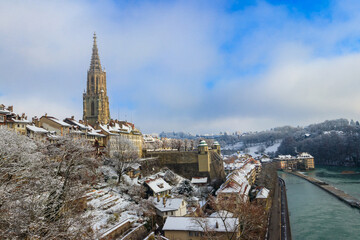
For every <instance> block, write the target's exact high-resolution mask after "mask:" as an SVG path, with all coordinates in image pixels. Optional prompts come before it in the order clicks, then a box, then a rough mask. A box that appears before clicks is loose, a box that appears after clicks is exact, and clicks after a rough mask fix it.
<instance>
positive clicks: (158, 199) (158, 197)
mask: <svg viewBox="0 0 360 240" xmlns="http://www.w3.org/2000/svg"><path fill="white" fill-rule="evenodd" d="M156 198H157V202H160V195H159V194H157V195H156Z"/></svg>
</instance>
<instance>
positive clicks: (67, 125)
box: [46, 117, 71, 127]
mask: <svg viewBox="0 0 360 240" xmlns="http://www.w3.org/2000/svg"><path fill="white" fill-rule="evenodd" d="M46 118H47V119H49V120H51V121H53V122H55V123H57V124H59V125H61V126H63V127H71V125H70V124H67V123H66V122H63V121H61V120H59V119H57V118H54V117H46Z"/></svg>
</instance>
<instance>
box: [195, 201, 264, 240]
mask: <svg viewBox="0 0 360 240" xmlns="http://www.w3.org/2000/svg"><path fill="white" fill-rule="evenodd" d="M209 206H210V207H211V208H212V209H213V211H215V214H216V217H218V218H220V220H221V222H222V225H224V226H226V224H225V223H226V222H227V221H228V220H229V219H233V218H237V220H238V221H237V224H236V225H235V226H228V229H226V232H225V233H224V236H223V237H225V239H228V240H239V239H264V237H265V232H266V227H267V214H266V211H265V209H264V207H263V206H262V205H261V204H257V203H256V202H249V201H242V200H241V199H239V200H238V201H237V202H236V204H234V202H230V200H222V201H217V199H216V198H214V197H211V198H210V199H209ZM229 206H231V207H229ZM200 226H201V223H200ZM203 226H206V225H203ZM235 228H236V229H237V230H238V231H239V233H238V234H236V233H235V231H234V230H235ZM204 231H205V236H206V237H207V239H218V237H219V236H216V235H214V232H213V231H212V230H211V229H210V230H207V229H206V228H204Z"/></svg>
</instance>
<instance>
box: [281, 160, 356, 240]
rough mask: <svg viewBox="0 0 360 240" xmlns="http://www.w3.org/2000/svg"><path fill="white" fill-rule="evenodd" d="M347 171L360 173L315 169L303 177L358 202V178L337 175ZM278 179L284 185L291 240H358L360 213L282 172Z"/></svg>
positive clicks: (313, 186)
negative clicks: (317, 181) (352, 197)
mask: <svg viewBox="0 0 360 240" xmlns="http://www.w3.org/2000/svg"><path fill="white" fill-rule="evenodd" d="M348 170H351V171H355V172H360V169H359V168H358V169H354V168H339V167H317V169H316V170H314V171H311V172H308V173H306V174H308V175H310V176H312V177H315V178H318V179H320V180H323V181H326V182H327V183H329V184H332V185H333V186H335V187H337V188H339V189H341V190H343V191H345V192H346V193H348V194H350V195H352V196H354V197H356V198H358V199H360V174H357V175H347V174H342V173H341V172H342V171H348ZM279 176H280V177H281V178H283V179H284V180H285V183H286V189H287V199H288V206H289V211H290V224H291V233H292V237H293V239H295V240H301V239H306V240H311V239H314V240H315V239H316V240H318V239H326V240H328V239H330V240H337V239H339V240H346V239H360V210H358V209H355V208H351V207H350V206H348V205H347V204H345V203H343V202H341V201H340V200H338V199H337V198H335V197H334V196H332V195H330V194H329V193H327V192H325V191H324V190H322V189H320V188H318V187H317V186H315V185H313V184H311V183H309V182H307V181H305V180H303V179H301V178H299V177H296V176H294V175H291V174H287V173H284V172H279Z"/></svg>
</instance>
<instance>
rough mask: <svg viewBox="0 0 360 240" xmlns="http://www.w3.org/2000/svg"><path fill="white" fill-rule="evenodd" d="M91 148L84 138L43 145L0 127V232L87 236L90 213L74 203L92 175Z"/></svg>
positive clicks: (26, 236)
mask: <svg viewBox="0 0 360 240" xmlns="http://www.w3.org/2000/svg"><path fill="white" fill-rule="evenodd" d="M94 152H95V150H94V149H93V148H91V147H90V146H89V145H88V144H87V142H82V141H80V142H79V141H77V140H72V139H64V138H59V139H58V140H57V141H55V142H54V143H51V144H49V143H48V144H45V145H42V144H41V143H38V142H35V141H33V140H31V139H29V138H27V137H25V136H20V135H17V134H16V133H15V132H12V131H8V130H4V129H0V165H1V166H0V195H1V200H0V236H1V237H2V238H4V239H17V238H21V239H40V238H41V239H45V238H46V239H76V238H80V237H82V238H84V237H85V238H91V236H92V231H91V226H90V224H91V221H89V218H90V216H89V217H85V215H84V214H82V212H81V211H79V208H78V206H79V205H78V204H79V203H80V202H81V201H79V200H81V198H82V196H84V192H85V191H86V190H87V189H89V188H90V185H91V184H92V183H93V182H95V179H96V176H97V172H96V165H97V160H96V159H95V158H94V157H93V156H94Z"/></svg>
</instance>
